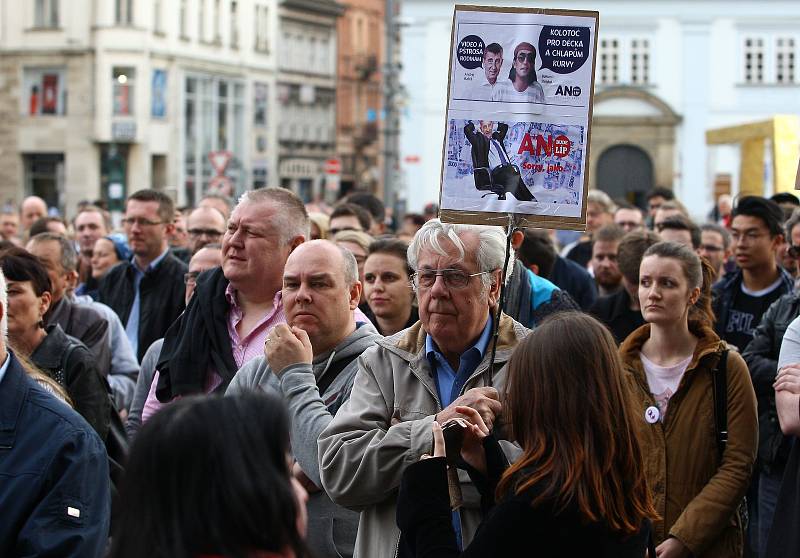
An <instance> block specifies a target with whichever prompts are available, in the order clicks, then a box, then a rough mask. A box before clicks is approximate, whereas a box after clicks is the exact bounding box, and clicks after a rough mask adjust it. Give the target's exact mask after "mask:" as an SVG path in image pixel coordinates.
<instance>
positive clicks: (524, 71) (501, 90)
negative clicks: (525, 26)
mask: <svg viewBox="0 0 800 558" xmlns="http://www.w3.org/2000/svg"><path fill="white" fill-rule="evenodd" d="M508 79H509V81H507V82H505V83H503V86H502V87H498V88H495V91H494V97H493V98H492V100H493V101H502V102H505V103H515V102H517V103H518V102H522V103H544V89H542V85H541V84H540V83H539V82H538V81H537V80H536V48H535V47H534V46H533V45H532V44H530V43H525V42H523V43H520V44H518V45H517V48H515V49H514V62H513V66H512V68H511V71H510V72H509V73H508Z"/></svg>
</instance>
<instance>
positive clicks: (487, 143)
mask: <svg viewBox="0 0 800 558" xmlns="http://www.w3.org/2000/svg"><path fill="white" fill-rule="evenodd" d="M493 128H494V122H492V121H491V120H481V122H480V132H476V131H475V124H474V123H473V122H469V123H468V124H467V125H466V126H464V135H465V136H466V138H467V141H468V142H469V143H470V145H471V146H472V168H473V171H472V174H473V178H474V179H475V187H476V188H477V189H478V190H490V191H491V192H492V193H494V194H496V195H497V199H500V200H504V199H506V194H511V195H513V196H514V197H515V198H517V199H518V200H519V201H536V198H534V197H533V195H532V194H531V193H530V191H529V190H528V188H527V187H526V186H525V183H524V182H523V181H522V176H521V175H520V172H519V168H518V167H517V166H516V165H514V164H512V163H511V158H510V157H509V156H508V153H507V152H506V148H505V146H504V145H503V141H504V140H505V137H506V133H508V124H504V123H502V122H499V123H498V124H497V131H494V132H493V131H492V130H493Z"/></svg>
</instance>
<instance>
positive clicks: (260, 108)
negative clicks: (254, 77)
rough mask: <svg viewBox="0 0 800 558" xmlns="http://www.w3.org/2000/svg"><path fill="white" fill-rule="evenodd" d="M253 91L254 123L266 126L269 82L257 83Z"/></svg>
mask: <svg viewBox="0 0 800 558" xmlns="http://www.w3.org/2000/svg"><path fill="white" fill-rule="evenodd" d="M253 91H254V99H253V125H254V126H259V127H265V126H266V125H267V91H268V90H267V84H266V83H256V84H255V85H254V86H253Z"/></svg>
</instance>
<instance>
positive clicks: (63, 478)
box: [0, 352, 111, 558]
mask: <svg viewBox="0 0 800 558" xmlns="http://www.w3.org/2000/svg"><path fill="white" fill-rule="evenodd" d="M9 358H10V359H11V360H10V362H9V365H8V368H7V370H6V374H5V376H4V377H3V381H2V382H1V383H0V479H2V481H0V510H2V516H3V519H2V521H0V556H4V557H9V558H11V557H16V556H48V557H56V556H57V557H59V558H61V557H75V558H94V557H99V556H102V555H103V552H104V550H105V547H106V543H107V539H108V527H109V517H110V507H111V499H110V496H109V484H108V461H107V458H106V450H105V447H104V446H103V442H102V441H101V440H100V438H99V437H98V436H97V434H96V433H95V432H94V431H93V430H92V429H91V428H90V427H89V425H88V424H86V421H85V420H83V419H82V418H81V417H80V415H78V414H77V413H76V412H75V411H73V410H72V409H70V408H69V407H68V406H67V405H65V404H64V403H63V402H61V401H59V400H58V399H56V398H55V397H53V396H52V395H51V394H49V393H47V392H46V391H45V390H44V389H43V388H42V387H40V386H39V385H38V384H37V383H36V382H35V381H34V380H32V379H31V378H30V377H29V376H28V375H27V374H26V373H25V371H24V370H23V368H22V366H21V365H20V363H19V361H18V360H17V359H16V358H15V357H14V355H13V354H12V353H10V352H9ZM70 508H72V511H70ZM76 514H77V515H79V517H75V515H76Z"/></svg>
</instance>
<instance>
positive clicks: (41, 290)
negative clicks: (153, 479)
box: [0, 248, 111, 440]
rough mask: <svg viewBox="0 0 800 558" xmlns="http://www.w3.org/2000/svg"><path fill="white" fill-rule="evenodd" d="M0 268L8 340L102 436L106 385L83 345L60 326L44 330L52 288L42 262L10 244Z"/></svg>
mask: <svg viewBox="0 0 800 558" xmlns="http://www.w3.org/2000/svg"><path fill="white" fill-rule="evenodd" d="M0 268H2V270H3V275H4V276H5V278H6V283H7V291H8V305H7V318H8V341H9V344H10V345H11V347H12V348H13V349H14V350H15V351H16V353H17V354H18V355H21V356H22V357H25V358H27V359H29V360H30V361H31V362H32V363H33V364H34V365H35V366H37V367H38V368H39V369H40V370H42V371H43V372H44V373H46V374H47V375H48V376H50V377H51V378H52V379H54V380H55V381H56V382H58V383H59V385H61V386H62V387H64V389H66V391H67V395H69V398H70V399H71V400H72V403H73V405H74V407H75V410H76V411H77V412H78V413H80V414H81V416H83V418H84V419H86V422H88V423H89V425H90V426H91V427H92V428H94V430H95V431H96V432H97V434H98V435H99V436H100V438H101V439H103V440H105V438H106V435H107V434H108V427H109V416H110V415H109V413H110V411H111V400H110V399H109V396H108V384H107V383H106V380H105V378H103V377H102V376H101V375H100V373H99V372H98V370H97V367H96V366H95V359H94V357H93V356H92V353H91V352H90V351H89V349H88V348H87V347H86V345H84V344H83V343H81V342H80V341H78V340H77V339H75V338H74V337H70V336H68V335H67V334H66V333H64V331H63V330H62V329H61V327H60V326H59V325H58V324H56V325H52V326H50V327H48V328H47V329H45V327H44V322H43V316H44V315H45V313H46V312H47V309H48V308H49V307H50V289H51V287H50V279H49V277H48V275H47V271H46V270H45V268H44V266H42V264H41V263H39V260H38V259H37V258H36V257H35V256H33V255H32V254H30V253H29V252H27V251H25V250H22V249H21V248H13V249H9V250H7V251H4V252H2V253H0ZM70 347H72V349H70Z"/></svg>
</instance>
